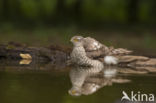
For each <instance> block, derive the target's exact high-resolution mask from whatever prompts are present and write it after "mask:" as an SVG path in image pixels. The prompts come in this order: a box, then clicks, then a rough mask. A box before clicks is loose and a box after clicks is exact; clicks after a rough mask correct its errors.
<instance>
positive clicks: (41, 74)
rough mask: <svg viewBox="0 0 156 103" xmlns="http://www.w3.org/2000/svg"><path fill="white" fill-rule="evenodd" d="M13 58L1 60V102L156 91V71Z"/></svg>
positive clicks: (107, 98)
mask: <svg viewBox="0 0 156 103" xmlns="http://www.w3.org/2000/svg"><path fill="white" fill-rule="evenodd" d="M12 62H13V63H12ZM12 62H11V61H5V62H2V61H1V64H0V103H120V99H121V97H122V91H125V92H127V93H128V94H129V93H130V92H131V91H134V92H136V93H137V92H138V91H140V92H141V93H147V94H149V93H153V94H155V95H156V73H148V74H144V73H145V72H143V73H140V72H138V74H137V72H136V74H133V73H130V72H129V73H127V74H124V73H122V70H125V69H126V68H117V70H116V67H108V68H105V69H99V68H84V67H81V68H80V67H61V66H60V67H57V66H55V65H53V64H51V63H49V64H45V63H30V64H19V63H20V61H12ZM106 69H107V70H108V71H106Z"/></svg>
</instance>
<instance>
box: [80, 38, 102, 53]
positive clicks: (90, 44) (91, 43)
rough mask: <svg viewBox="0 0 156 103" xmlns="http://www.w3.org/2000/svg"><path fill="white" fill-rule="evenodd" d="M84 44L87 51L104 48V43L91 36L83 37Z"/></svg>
mask: <svg viewBox="0 0 156 103" xmlns="http://www.w3.org/2000/svg"><path fill="white" fill-rule="evenodd" d="M83 46H84V48H85V50H86V51H87V52H89V51H96V50H99V49H100V48H102V44H101V43H100V42H98V41H97V40H95V39H94V38H91V37H86V38H84V39H83Z"/></svg>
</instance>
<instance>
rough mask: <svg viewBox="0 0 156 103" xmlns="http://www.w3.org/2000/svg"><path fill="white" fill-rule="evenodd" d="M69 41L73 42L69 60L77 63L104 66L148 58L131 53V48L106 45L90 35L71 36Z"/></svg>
mask: <svg viewBox="0 0 156 103" xmlns="http://www.w3.org/2000/svg"><path fill="white" fill-rule="evenodd" d="M70 41H71V42H72V43H73V50H72V52H71V55H70V57H71V60H70V61H71V62H72V63H75V64H78V65H86V66H101V65H102V64H103V66H104V65H118V64H121V63H123V64H125V63H127V64H128V63H135V62H136V61H146V60H149V58H148V57H144V56H134V55H132V53H133V51H132V50H127V49H124V48H114V47H112V46H111V47H107V46H106V45H104V44H102V43H100V42H99V41H97V40H95V39H94V38H91V37H83V36H73V37H72V38H71V40H70ZM103 66H101V67H103Z"/></svg>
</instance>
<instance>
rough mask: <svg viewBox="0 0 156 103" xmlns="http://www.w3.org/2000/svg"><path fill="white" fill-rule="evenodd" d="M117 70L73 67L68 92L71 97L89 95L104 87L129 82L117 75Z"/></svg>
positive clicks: (115, 68) (111, 68) (114, 68)
mask: <svg viewBox="0 0 156 103" xmlns="http://www.w3.org/2000/svg"><path fill="white" fill-rule="evenodd" d="M117 70H119V69H117V67H105V68H94V67H91V68H89V67H79V66H77V67H74V68H72V69H71V70H70V73H69V75H70V80H71V83H72V88H71V89H70V90H69V91H68V92H69V94H70V95H72V96H80V95H90V94H93V93H95V92H96V91H98V90H99V89H100V88H102V87H104V86H112V85H113V84H114V83H128V82H130V80H129V79H126V78H124V77H122V76H121V75H118V71H117Z"/></svg>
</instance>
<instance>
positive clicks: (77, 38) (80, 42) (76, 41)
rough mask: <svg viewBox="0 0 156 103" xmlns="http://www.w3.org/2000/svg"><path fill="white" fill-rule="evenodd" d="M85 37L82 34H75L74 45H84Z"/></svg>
mask: <svg viewBox="0 0 156 103" xmlns="http://www.w3.org/2000/svg"><path fill="white" fill-rule="evenodd" d="M83 39H84V38H83V37H82V36H74V37H72V38H71V40H70V41H71V42H72V43H73V45H74V46H82V45H83Z"/></svg>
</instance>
